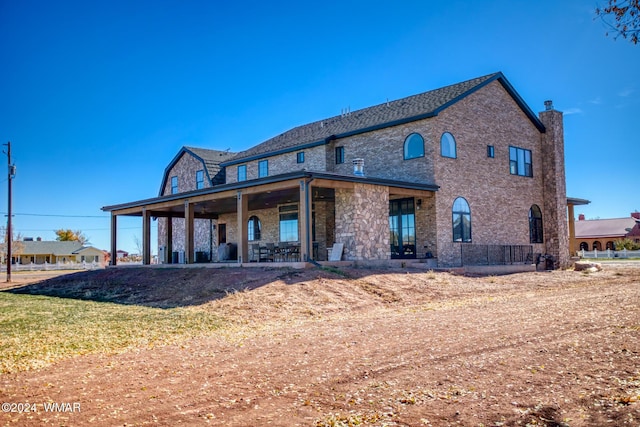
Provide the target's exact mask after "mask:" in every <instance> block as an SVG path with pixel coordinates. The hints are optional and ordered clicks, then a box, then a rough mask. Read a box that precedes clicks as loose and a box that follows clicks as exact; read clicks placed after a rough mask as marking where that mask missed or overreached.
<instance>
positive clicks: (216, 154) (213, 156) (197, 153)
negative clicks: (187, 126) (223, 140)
mask: <svg viewBox="0 0 640 427" xmlns="http://www.w3.org/2000/svg"><path fill="white" fill-rule="evenodd" d="M185 153H189V154H191V155H192V156H193V157H195V158H196V159H197V160H199V161H201V162H202V165H203V166H204V170H205V171H206V173H207V178H208V179H209V182H210V183H211V185H219V184H224V182H225V179H224V175H223V174H221V173H220V172H221V171H222V167H221V166H220V164H221V163H223V162H224V161H226V160H229V159H231V158H232V157H233V156H235V155H236V153H231V152H229V151H220V150H209V149H207V148H197V147H186V146H185V147H182V149H180V151H179V152H178V154H177V155H176V156H175V157H174V158H173V160H172V161H171V162H170V163H169V165H168V166H167V167H166V169H165V170H164V176H163V178H162V185H161V186H160V196H162V193H163V192H164V188H165V186H166V185H167V179H169V171H171V169H172V168H173V166H174V165H175V164H176V163H177V162H178V160H180V158H181V157H182V156H183V155H184V154H185Z"/></svg>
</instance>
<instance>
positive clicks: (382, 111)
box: [222, 72, 545, 166]
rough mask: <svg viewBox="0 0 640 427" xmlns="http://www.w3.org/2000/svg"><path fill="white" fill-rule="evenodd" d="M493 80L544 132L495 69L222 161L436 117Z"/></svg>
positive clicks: (339, 118)
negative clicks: (486, 73)
mask: <svg viewBox="0 0 640 427" xmlns="http://www.w3.org/2000/svg"><path fill="white" fill-rule="evenodd" d="M493 81H498V82H500V83H501V85H502V87H503V88H504V89H505V90H506V91H507V92H508V93H509V95H510V96H511V97H512V98H513V99H514V100H515V102H516V103H517V105H518V106H519V107H520V108H521V109H522V110H523V112H524V113H525V114H526V116H527V117H528V118H529V120H531V121H532V122H533V124H534V125H535V126H536V127H537V128H538V130H540V132H544V131H545V128H544V125H543V124H542V122H541V121H540V120H539V119H538V117H537V116H536V115H535V114H534V113H533V111H531V109H530V108H529V107H528V106H527V104H526V103H525V102H524V101H523V100H522V98H521V97H520V95H518V93H517V92H516V91H515V89H514V88H513V86H511V84H510V83H509V82H508V81H507V79H506V78H505V77H504V75H503V74H502V73H500V72H498V73H494V74H489V75H486V76H483V77H477V78H475V79H471V80H467V81H464V82H461V83H456V84H453V85H450V86H446V87H443V88H439V89H435V90H431V91H428V92H424V93H420V94H417V95H412V96H409V97H406V98H402V99H399V100H396V101H390V102H386V103H384V104H379V105H375V106H372V107H368V108H364V109H361V110H357V111H354V112H350V113H348V114H345V115H341V116H335V117H331V118H328V119H324V120H320V121H316V122H313V123H309V124H306V125H302V126H298V127H295V128H293V129H291V130H289V131H287V132H285V133H283V134H280V135H278V136H276V137H274V138H271V139H269V140H267V141H265V142H263V143H261V144H258V145H256V146H254V147H252V148H249V149H248V150H245V151H243V152H241V153H238V154H237V155H236V156H234V157H233V158H232V159H230V160H228V161H226V162H223V163H222V165H223V166H227V165H232V164H237V163H242V162H246V161H249V160H253V159H256V158H260V157H265V156H267V155H269V156H271V155H276V154H282V153H286V152H289V151H294V150H299V149H303V148H309V147H313V146H318V145H323V144H326V143H328V142H329V141H331V140H333V139H338V138H344V137H348V136H352V135H357V134H360V133H365V132H370V131H373V130H377V129H382V128H386V127H390V126H396V125H400V124H403V123H409V122H413V121H416V120H422V119H426V118H430V117H435V116H437V115H438V114H439V113H440V112H441V111H443V110H444V109H446V108H448V107H450V106H451V105H453V104H455V103H456V102H458V101H460V100H461V99H463V98H465V97H467V96H469V95H471V94H472V93H474V92H476V91H478V90H480V89H481V88H483V87H484V86H486V85H488V84H489V83H491V82H493Z"/></svg>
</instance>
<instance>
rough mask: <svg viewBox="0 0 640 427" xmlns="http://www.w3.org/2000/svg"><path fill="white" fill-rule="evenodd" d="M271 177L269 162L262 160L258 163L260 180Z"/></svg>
mask: <svg viewBox="0 0 640 427" xmlns="http://www.w3.org/2000/svg"><path fill="white" fill-rule="evenodd" d="M265 176H269V160H260V161H259V162H258V178H264V177H265Z"/></svg>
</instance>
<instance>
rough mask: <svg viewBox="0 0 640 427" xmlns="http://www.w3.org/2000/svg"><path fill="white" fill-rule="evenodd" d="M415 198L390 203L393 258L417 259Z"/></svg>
mask: <svg viewBox="0 0 640 427" xmlns="http://www.w3.org/2000/svg"><path fill="white" fill-rule="evenodd" d="M413 200H414V199H413V198H410V199H397V200H391V201H390V202H389V230H390V232H391V235H390V242H391V258H393V259H397V258H415V257H416V215H415V210H414V203H413Z"/></svg>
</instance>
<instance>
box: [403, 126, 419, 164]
mask: <svg viewBox="0 0 640 427" xmlns="http://www.w3.org/2000/svg"><path fill="white" fill-rule="evenodd" d="M416 157H424V139H423V138H422V135H420V134H419V133H412V134H411V135H409V136H408V137H407V139H405V140H404V159H405V160H409V159H415V158H416Z"/></svg>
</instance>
